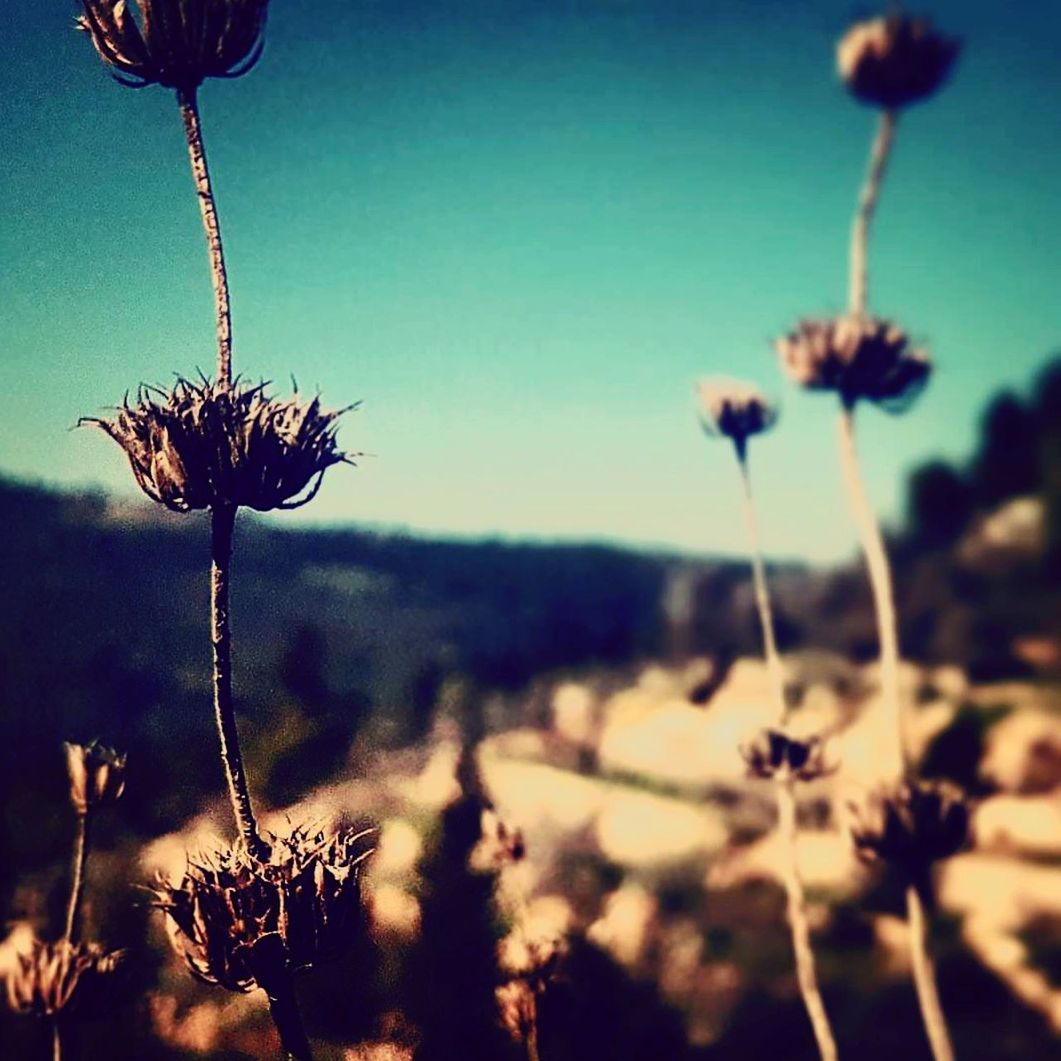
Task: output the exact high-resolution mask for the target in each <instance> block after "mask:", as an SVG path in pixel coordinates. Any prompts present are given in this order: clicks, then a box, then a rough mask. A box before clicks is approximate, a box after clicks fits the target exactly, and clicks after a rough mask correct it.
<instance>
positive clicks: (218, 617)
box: [210, 505, 269, 861]
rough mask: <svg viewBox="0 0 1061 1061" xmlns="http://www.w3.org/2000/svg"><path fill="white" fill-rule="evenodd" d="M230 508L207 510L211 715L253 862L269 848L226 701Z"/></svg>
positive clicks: (231, 705) (229, 695)
mask: <svg viewBox="0 0 1061 1061" xmlns="http://www.w3.org/2000/svg"><path fill="white" fill-rule="evenodd" d="M235 522H236V509H235V506H232V505H224V506H221V505H219V506H216V507H215V508H214V509H213V510H212V511H211V513H210V528H211V561H212V562H211V567H210V627H211V640H212V643H213V657H214V658H213V662H214V716H215V720H216V722H217V735H218V739H219V740H220V743H221V762H222V765H223V766H224V768H225V779H226V780H227V782H228V794H229V801H230V802H231V804H232V813H233V815H234V817H235V819H236V827H237V829H238V831H239V835H240V839H241V840H242V841H243V844H244V846H245V847H246V849H247V853H248V854H249V855H250V856H251V857H252V858H254V859H257V860H258V861H265V860H266V859H268V857H269V848H268V846H267V845H266V844H265V843H264V842H263V840H262V838H261V835H260V834H259V832H258V823H257V821H256V820H255V818H254V809H253V807H252V805H251V797H250V789H249V788H248V785H247V774H246V771H245V770H244V768H243V755H242V753H241V751H240V746H239V731H238V729H237V728H236V709H235V705H234V703H233V700H232V630H231V627H230V625H229V583H230V579H231V573H232V534H233V530H234V527H235Z"/></svg>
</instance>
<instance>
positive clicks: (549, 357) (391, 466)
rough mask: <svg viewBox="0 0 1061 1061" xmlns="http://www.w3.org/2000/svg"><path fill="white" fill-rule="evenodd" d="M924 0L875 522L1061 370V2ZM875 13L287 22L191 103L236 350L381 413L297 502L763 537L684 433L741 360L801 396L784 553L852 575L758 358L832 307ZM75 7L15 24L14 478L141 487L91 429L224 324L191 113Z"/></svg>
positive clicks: (347, 3) (830, 406) (775, 542)
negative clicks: (113, 59)
mask: <svg viewBox="0 0 1061 1061" xmlns="http://www.w3.org/2000/svg"><path fill="white" fill-rule="evenodd" d="M922 7H923V9H924V10H925V11H926V12H927V13H928V14H931V15H932V16H934V18H935V19H936V21H937V22H938V24H939V25H940V27H941V28H943V29H945V30H947V31H950V32H953V33H956V34H958V35H960V36H962V37H963V38H964V40H965V51H964V54H963V56H962V58H961V60H960V63H959V66H958V68H957V70H956V72H955V76H954V78H953V81H952V83H951V84H950V85H949V86H947V87H946V88H945V90H944V91H943V92H941V93H940V95H939V96H938V97H937V98H936V99H934V100H932V101H930V102H928V103H926V104H923V105H919V106H916V107H914V108H912V109H910V110H909V111H908V112H907V113H906V114H904V115H903V117H902V119H901V120H900V123H899V130H898V136H897V141H896V149H895V154H894V157H893V163H892V166H891V169H890V172H889V175H888V180H887V182H886V185H885V188H884V191H883V195H882V200H881V205H880V209H879V213H878V217H877V224H876V227H875V230H874V237H873V243H872V247H871V289H870V302H871V307H872V308H873V309H874V310H876V311H877V312H879V313H882V314H885V315H888V316H892V317H894V318H895V319H897V320H898V321H899V322H900V323H902V324H903V325H905V326H906V327H907V328H908V329H909V330H910V331H911V332H912V333H913V335H914V336H915V337H916V338H917V339H918V340H919V341H923V342H924V344H925V345H926V346H927V347H928V348H929V349H930V351H931V352H932V354H933V356H934V359H935V361H936V363H937V366H938V371H937V373H936V375H935V377H934V379H933V381H932V383H931V385H930V387H929V389H928V390H927V391H926V393H925V394H924V396H923V397H922V399H921V401H920V402H919V403H918V405H917V406H916V407H915V408H914V409H913V411H912V412H910V413H909V414H907V415H906V416H902V417H897V418H892V417H888V416H886V415H884V414H882V413H879V412H877V411H876V410H873V409H869V408H867V409H865V410H864V411H862V412H860V415H859V432H860V442H861V445H862V448H863V451H864V453H865V455H866V470H867V474H868V476H869V479H870V490H871V494H872V497H873V499H874V502H875V503H876V504H877V506H878V507H879V509H880V510H881V511H882V512H883V513H884V514H885V516H886V517H888V518H897V517H898V515H899V513H900V511H901V501H902V494H903V477H904V475H905V473H906V472H907V471H909V469H910V468H911V467H913V466H914V465H915V464H917V463H918V462H920V461H921V460H923V459H925V458H928V457H932V456H944V457H948V458H956V459H960V458H963V457H965V456H966V455H967V454H968V452H969V449H970V447H971V445H972V441H973V438H974V434H975V429H976V422H977V418H978V415H979V412H980V410H981V408H982V406H983V403H984V402H985V401H986V400H987V399H988V398H989V397H990V395H992V394H993V393H994V392H995V391H996V390H997V389H998V388H999V387H1001V386H1005V385H1012V386H1016V387H1020V388H1023V387H1024V386H1026V384H1027V383H1028V381H1029V379H1030V377H1031V376H1032V374H1033V373H1034V371H1035V370H1036V368H1037V367H1038V366H1039V365H1040V364H1041V363H1042V361H1043V360H1044V359H1045V358H1046V356H1047V355H1048V354H1050V353H1051V352H1053V351H1055V350H1057V349H1058V348H1059V347H1061V294H1059V292H1061V254H1059V247H1061V208H1059V206H1058V203H1059V200H1061V177H1059V174H1061V119H1059V113H1061V111H1059V108H1061V72H1059V67H1058V63H1057V54H1058V49H1059V47H1061V5H1057V4H1055V3H1031V2H1027V3H1022V4H1017V5H1003V4H1001V3H997V2H991V3H989V2H983V0H979V2H977V0H970V2H967V3H962V2H957V0H936V2H934V3H931V4H927V3H926V4H925V5H922ZM921 9H922V8H921V7H919V8H918V10H921ZM873 10H874V8H871V7H865V6H861V5H855V4H852V3H847V2H843V3H840V2H835V3H834V2H826V0H820V2H806V3H801V2H794V0H743V2H741V0H716V2H708V0H702V2H700V3H692V2H688V0H674V2H670V3H667V2H663V0H569V2H559V0H539V2H536V3H535V2H530V0H451V2H448V3H447V2H441V3H440V2H434V3H426V2H411V0H386V2H384V0H321V2H315V3H290V2H288V3H284V2H282V0H274V3H273V4H272V8H271V12H270V24H269V28H268V35H267V47H266V51H265V55H264V57H263V59H262V61H261V63H260V64H259V66H258V67H257V68H256V69H255V70H254V71H253V72H252V73H251V74H250V75H248V76H247V77H245V78H243V79H240V80H235V81H213V82H208V83H207V84H206V86H205V87H204V88H203V90H202V93H201V102H202V113H203V122H204V129H205V134H206V138H207V148H208V151H209V155H210V161H211V166H212V170H213V175H214V178H215V181H216V189H217V194H218V200H219V206H220V210H221V218H222V225H223V229H224V235H225V240H226V251H227V255H228V259H229V267H230V273H231V280H232V297H233V308H234V327H235V365H236V369H237V371H239V372H242V373H244V374H246V375H248V376H251V377H255V378H257V377H265V378H268V379H273V380H275V381H277V384H278V386H279V387H280V388H286V387H287V385H288V379H289V377H290V376H291V375H292V374H294V375H295V376H296V377H297V379H298V381H299V384H300V386H301V387H302V388H303V389H311V388H314V387H319V388H320V389H321V391H322V392H323V394H324V397H325V400H326V401H327V402H330V403H332V404H333V405H340V404H346V403H347V402H350V401H353V400H358V399H360V400H362V401H363V405H362V407H361V408H360V409H359V410H358V411H357V412H354V413H351V414H350V415H349V416H348V417H347V418H346V421H345V422H344V427H343V430H342V435H341V438H342V441H343V443H344V445H345V446H346V447H347V448H348V449H351V450H364V451H366V452H368V453H370V454H372V456H371V457H369V458H366V459H365V460H363V461H361V462H360V464H359V467H358V468H356V469H346V468H338V469H335V470H333V471H332V472H330V473H329V475H328V477H327V478H326V482H325V485H324V488H323V490H322V492H321V494H320V496H319V497H318V499H317V500H316V501H315V502H314V503H313V504H312V505H310V506H308V507H307V508H305V509H303V510H300V511H299V512H297V513H293V514H284V515H282V516H281V517H280V518H282V519H283V520H285V521H297V520H310V521H313V522H331V521H343V522H346V521H359V522H369V523H375V524H384V525H393V526H406V527H408V528H411V529H414V530H417V531H422V532H427V533H438V532H443V533H456V534H462V535H464V534H473V535H480V534H494V533H501V534H504V535H512V536H518V537H524V536H528V537H537V538H543V537H544V538H555V537H563V538H579V539H610V540H619V541H625V542H631V543H639V544H660V545H671V546H677V547H680V548H685V549H693V550H696V551H714V550H726V551H731V550H739V549H740V548H741V542H742V538H741V522H740V512H739V508H738V505H737V499H738V491H737V483H736V477H735V473H734V468H733V463H732V460H731V459H730V456H729V453H728V452H727V447H724V446H722V445H720V444H718V443H712V442H709V441H707V440H704V439H703V438H702V437H701V436H700V433H699V429H698V427H697V424H696V420H695V416H694V413H693V402H692V384H693V382H694V381H695V380H696V379H697V378H698V377H700V376H704V375H713V374H719V373H721V374H728V375H737V376H742V377H747V378H751V379H754V380H757V381H759V382H761V383H762V384H764V385H765V386H766V387H767V388H768V389H769V390H770V391H771V392H772V393H773V394H775V395H777V396H778V397H780V398H781V399H782V401H783V414H782V419H781V422H780V424H779V426H778V428H777V429H776V431H775V433H774V434H773V435H771V436H769V437H767V438H765V439H763V440H762V442H761V443H760V444H756V445H755V446H754V449H753V453H752V459H753V463H754V465H755V472H756V478H757V486H758V492H759V497H760V504H761V507H762V510H763V522H764V525H765V537H766V543H767V548H768V550H769V551H770V552H771V553H772V554H774V555H798V556H806V557H809V558H811V559H833V558H837V557H840V556H844V555H846V554H847V553H849V552H850V550H851V549H852V548H853V542H854V532H853V529H852V526H851V523H850V520H849V518H848V516H847V513H846V509H845V507H844V503H843V496H842V492H841V489H840V486H839V483H838V480H837V460H836V456H835V448H834V426H833V420H834V409H835V406H834V403H833V401H832V400H831V398H829V397H826V396H812V395H800V394H797V393H796V392H795V391H794V390H792V388H790V387H789V386H787V385H786V384H785V383H784V382H783V381H782V380H781V378H780V376H779V374H778V371H777V368H776V364H775V359H774V356H773V354H772V352H771V348H770V339H771V337H772V336H775V335H777V334H779V333H780V332H782V331H783V330H785V329H786V328H787V327H788V326H789V325H790V324H791V323H793V322H794V321H795V319H796V318H797V317H799V316H801V315H806V314H815V313H829V312H836V311H838V310H840V309H842V308H843V305H844V299H845V294H846V270H847V262H846V249H847V238H848V229H849V225H850V218H851V213H852V209H853V206H854V200H855V195H856V191H857V188H858V185H859V183H860V181H861V178H862V174H863V170H864V166H865V160H866V151H867V148H868V145H869V140H870V137H871V134H872V130H873V122H874V119H875V112H873V111H871V110H869V109H867V108H864V107H862V106H860V105H858V104H856V103H855V102H853V101H852V100H851V99H850V98H848V97H847V96H846V95H845V93H844V92H843V91H842V89H841V88H840V86H839V84H838V82H837V80H836V77H835V74H834V63H833V48H834V42H835V39H836V37H837V36H838V35H839V34H840V33H841V32H842V31H843V29H844V28H845V26H846V25H847V24H848V22H849V21H850V20H851V19H852V18H853V17H856V16H864V15H866V14H868V13H872V12H873ZM75 11H76V5H75V4H73V3H70V4H67V3H63V2H58V3H47V4H41V3H38V4H32V5H22V6H21V8H20V11H19V15H18V17H17V19H14V20H12V26H11V27H9V38H8V39H9V42H10V43H11V44H12V45H13V49H11V50H9V54H8V56H7V58H6V61H5V63H4V64H3V65H2V66H0V92H2V98H3V99H4V100H6V101H7V105H6V106H5V107H4V110H3V114H2V116H0V127H2V130H3V134H4V143H5V164H4V166H3V167H2V169H0V192H2V201H3V203H4V205H5V224H4V225H3V227H2V230H0V264H2V275H3V297H2V300H0V353H2V356H3V359H4V366H5V368H6V370H7V373H6V375H7V379H8V381H9V383H8V386H6V387H5V388H4V389H3V391H2V392H0V474H12V475H17V476H20V477H26V478H30V479H42V480H44V481H46V482H48V483H54V484H62V485H68V486H78V487H80V486H90V485H91V486H102V487H104V488H106V489H108V490H112V491H114V492H116V493H119V494H124V495H128V496H133V495H134V494H135V493H136V488H135V486H134V485H133V483H132V480H131V477H130V476H129V474H128V470H127V467H126V465H125V463H124V459H123V457H122V455H121V453H120V452H119V450H118V449H117V447H115V446H114V444H113V443H111V442H110V441H109V440H108V439H106V438H105V437H104V436H103V435H102V433H99V432H94V431H91V430H82V431H70V430H68V429H69V428H70V426H71V425H72V424H73V423H74V422H75V421H76V420H77V418H78V416H80V415H84V414H92V413H95V412H97V411H99V410H100V409H102V408H104V407H106V406H108V405H111V404H113V403H115V402H117V401H118V400H120V399H121V397H122V395H123V393H124V392H125V391H127V390H130V389H134V388H135V386H136V385H137V383H139V382H141V381H148V382H166V381H168V380H170V379H171V378H172V375H173V373H178V372H179V373H184V374H191V373H193V372H194V371H195V370H196V369H197V368H203V369H206V370H208V371H209V370H211V368H212V364H213V357H214V345H213V334H212V326H213V309H212V301H211V293H210V285H209V276H208V272H207V266H206V254H205V250H204V245H203V236H202V231H201V228H200V224H199V218H198V208H197V205H196V201H195V196H194V194H193V191H192V187H191V180H190V177H189V173H188V165H187V158H186V154H185V147H184V141H183V136H182V133H181V127H180V123H179V120H178V114H177V109H176V106H175V103H174V100H173V94H172V93H171V92H168V91H166V90H162V89H159V88H157V87H151V88H147V89H144V90H143V91H138V92H134V91H130V90H128V89H124V88H121V87H119V86H118V85H116V84H115V83H114V82H113V81H112V80H111V79H110V78H109V77H108V76H107V74H106V73H105V71H104V69H103V67H102V64H101V63H100V62H99V61H98V60H97V58H96V56H95V54H94V52H93V51H92V49H91V46H90V44H89V42H88V41H87V40H85V39H83V38H82V37H80V36H79V35H78V34H76V33H74V32H73V31H72V29H71V25H72V16H73V14H74V12H75Z"/></svg>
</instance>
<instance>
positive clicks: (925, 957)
mask: <svg viewBox="0 0 1061 1061" xmlns="http://www.w3.org/2000/svg"><path fill="white" fill-rule="evenodd" d="M906 919H907V927H908V928H909V932H910V958H911V962H912V964H913V970H914V985H915V986H916V987H917V1001H918V1003H919V1004H920V1006H921V1017H922V1019H923V1020H924V1022H925V1032H926V1034H927V1035H928V1042H929V1046H930V1047H931V1048H932V1056H933V1058H935V1061H954V1047H953V1046H952V1045H951V1041H950V1034H949V1032H948V1031H947V1019H946V1017H944V1016H943V1007H942V1006H941V1005H940V1001H939V991H938V990H937V988H936V971H935V967H934V963H933V961H932V956H931V954H930V953H929V949H928V926H927V923H926V920H925V908H924V903H923V902H922V899H921V894H920V892H919V891H918V888H917V885H916V884H911V885H909V886H908V887H907V889H906Z"/></svg>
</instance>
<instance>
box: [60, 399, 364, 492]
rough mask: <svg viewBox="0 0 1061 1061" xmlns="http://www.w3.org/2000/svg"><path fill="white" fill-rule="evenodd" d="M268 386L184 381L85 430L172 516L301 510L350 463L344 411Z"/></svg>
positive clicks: (94, 421)
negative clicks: (117, 453)
mask: <svg viewBox="0 0 1061 1061" xmlns="http://www.w3.org/2000/svg"><path fill="white" fill-rule="evenodd" d="M267 386H268V384H267V383H260V384H258V385H257V386H250V385H244V384H242V383H241V382H240V381H239V380H238V379H237V380H235V381H234V382H233V383H232V385H231V387H229V386H226V385H225V384H221V383H212V382H210V381H209V380H207V379H203V380H202V381H201V382H199V383H193V382H190V381H189V380H186V379H178V380H177V383H176V385H175V386H174V388H173V390H172V391H164V390H160V389H158V388H155V387H141V388H140V391H139V393H138V394H137V400H136V403H135V404H133V405H130V404H129V400H128V398H126V400H125V402H124V403H123V404H122V405H121V406H120V407H119V408H118V409H117V411H116V415H115V416H114V418H113V419H110V420H106V419H100V418H97V417H84V418H82V420H81V421H80V423H92V424H98V425H99V426H100V427H101V428H102V429H103V430H104V431H106V432H107V434H108V435H110V437H111V438H112V439H114V441H115V442H117V443H118V445H119V446H121V447H122V449H124V450H125V454H126V456H127V457H128V458H129V464H130V466H131V467H132V469H133V475H134V476H135V477H136V481H137V483H138V484H139V485H140V488H141V489H142V490H143V491H144V493H145V494H147V496H148V497H150V498H151V500H152V501H157V502H159V503H160V504H162V505H165V506H166V507H167V508H170V509H173V510H174V511H175V512H190V511H192V510H193V509H204V508H211V507H213V506H218V505H220V506H224V505H232V506H235V505H245V506H247V507H248V508H256V509H258V510H259V511H260V512H266V511H268V510H269V509H274V508H281V509H288V508H298V506H299V505H304V504H306V502H307V501H310V500H312V498H313V497H314V496H315V495H316V493H317V491H318V489H320V484H321V480H322V478H323V476H324V473H325V471H327V469H328V468H330V467H331V466H332V465H333V464H339V463H341V462H344V461H345V462H346V463H348V464H352V463H353V462H352V461H351V460H350V458H349V457H348V456H347V455H346V454H344V453H342V452H341V451H340V450H339V448H338V446H337V444H336V439H335V433H336V421H337V420H338V418H339V417H340V416H341V415H342V413H344V412H346V409H340V410H338V411H336V412H325V411H324V410H323V409H321V404H320V399H319V398H314V399H313V400H312V401H309V402H303V401H300V400H299V398H298V395H297V393H296V394H295V396H294V397H292V398H287V399H281V398H271V397H269V396H268V395H267V394H266V390H265V389H266V387H267ZM348 408H353V407H352V406H348ZM307 488H308V492H305V493H304V491H307Z"/></svg>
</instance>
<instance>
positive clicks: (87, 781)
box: [63, 741, 126, 815]
mask: <svg viewBox="0 0 1061 1061" xmlns="http://www.w3.org/2000/svg"><path fill="white" fill-rule="evenodd" d="M63 747H64V748H65V749H66V772H67V774H69V776H70V802H71V803H72V804H73V805H74V810H76V811H77V813H78V814H80V815H85V814H87V813H88V809H89V807H92V806H95V805H96V804H97V803H113V802H114V801H115V800H116V799H118V798H119V797H120V796H121V794H122V792H124V791H125V762H126V756H124V755H119V754H118V753H117V752H116V751H115V750H114V749H113V748H108V747H106V745H103V744H100V743H99V741H91V742H90V743H88V744H71V743H70V742H69V741H64V742H63Z"/></svg>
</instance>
